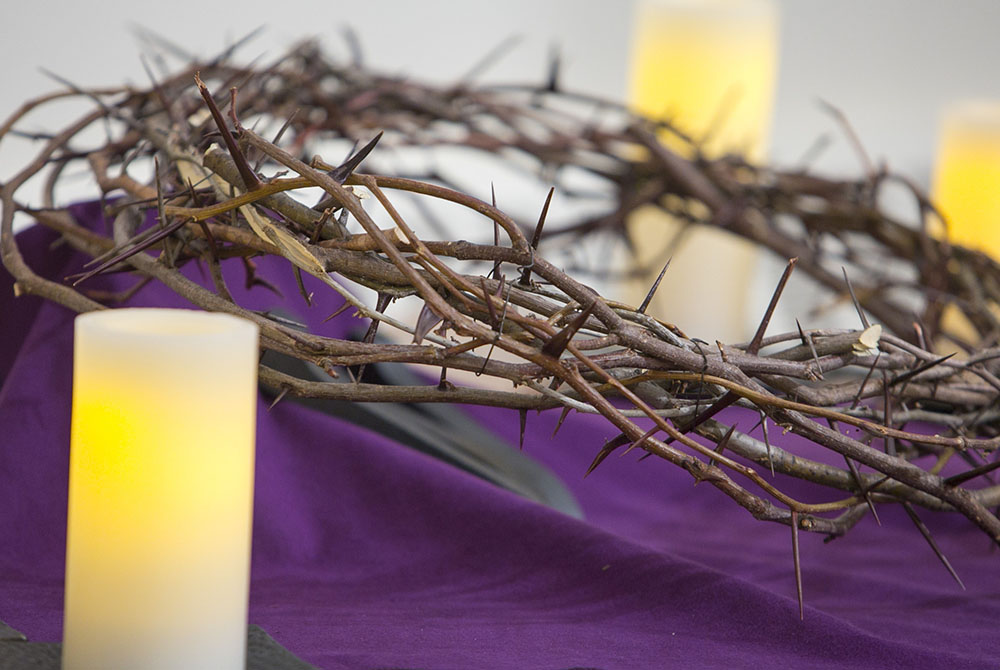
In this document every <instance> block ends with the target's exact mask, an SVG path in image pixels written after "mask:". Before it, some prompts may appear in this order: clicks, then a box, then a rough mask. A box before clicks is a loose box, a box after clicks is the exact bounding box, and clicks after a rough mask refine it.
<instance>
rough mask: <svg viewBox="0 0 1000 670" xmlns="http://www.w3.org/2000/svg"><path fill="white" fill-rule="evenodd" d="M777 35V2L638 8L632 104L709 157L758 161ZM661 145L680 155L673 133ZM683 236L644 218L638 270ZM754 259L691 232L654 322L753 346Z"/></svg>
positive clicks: (711, 1) (740, 243)
mask: <svg viewBox="0 0 1000 670" xmlns="http://www.w3.org/2000/svg"><path fill="white" fill-rule="evenodd" d="M777 32H778V28H777V14H776V11H775V8H774V5H773V4H772V3H771V2H770V1H769V0H700V1H699V0H640V2H639V3H638V7H637V11H636V17H635V29H634V37H633V45H632V65H631V84H630V99H631V103H632V105H633V106H634V107H635V108H636V109H637V110H638V111H640V112H642V113H643V114H645V115H647V116H650V117H653V118H665V119H668V120H670V121H671V122H672V123H673V124H674V126H675V127H677V128H678V129H679V130H681V131H682V132H684V133H685V134H687V135H688V136H690V137H692V138H693V139H695V140H697V141H703V144H702V148H703V151H704V152H705V153H706V154H707V155H708V156H710V157H711V156H718V155H720V154H722V153H725V152H727V151H734V152H739V153H741V154H743V155H745V156H748V157H749V158H751V159H759V158H761V157H762V154H763V151H764V148H765V146H766V142H767V131H768V125H769V122H770V117H771V109H772V106H773V95H774V80H775V71H776V67H777ZM661 139H663V141H665V142H666V143H667V144H668V146H671V147H672V148H674V149H675V150H681V149H682V145H681V143H680V142H678V141H677V138H676V137H675V136H672V135H669V134H666V133H665V134H664V135H663V137H662V138H661ZM679 229H680V224H679V223H678V222H676V221H672V220H669V219H668V218H667V217H664V216H662V215H660V214H658V213H653V212H640V213H638V214H637V216H635V217H634V218H633V219H632V220H631V221H630V222H629V230H630V233H631V235H632V239H633V240H636V241H637V242H638V244H636V245H635V247H636V253H637V254H638V260H639V262H640V264H642V265H643V266H648V265H650V264H651V263H653V262H654V261H657V260H658V258H657V255H658V254H661V253H662V252H663V251H664V249H665V247H666V244H667V241H668V240H670V239H671V238H672V237H673V236H674V235H675V234H676V233H677V231H678V230H679ZM756 257H757V254H756V251H755V248H754V247H753V245H751V244H750V243H748V242H746V241H744V240H741V239H738V238H736V237H734V236H733V235H730V234H728V233H725V232H722V231H718V230H712V229H706V228H699V229H697V230H693V231H689V233H688V237H687V239H685V241H684V243H683V246H681V247H680V248H679V249H678V251H677V253H675V254H674V256H673V259H672V261H671V266H670V270H669V272H668V275H667V277H666V278H665V279H664V282H663V285H661V287H660V289H659V290H658V291H657V294H656V297H655V299H654V301H653V303H652V304H651V305H650V308H649V311H650V313H651V314H653V315H654V316H657V317H659V318H662V319H666V320H669V321H671V322H674V323H677V324H678V325H679V326H681V327H682V328H684V329H685V330H686V331H687V332H688V333H689V334H693V335H700V336H702V337H710V338H711V339H722V340H724V341H730V342H731V341H736V340H740V339H746V332H745V328H746V326H745V324H746V323H747V311H746V309H747V308H746V296H747V289H748V286H749V284H750V282H749V280H748V277H749V275H750V273H751V272H753V269H754V265H755V262H756ZM658 270H659V268H656V271H658ZM655 274H656V273H655V271H654V272H653V273H652V274H651V275H650V276H647V277H645V278H643V279H642V280H641V281H639V282H636V283H633V284H631V285H630V286H629V287H628V289H627V291H628V299H629V300H630V301H631V302H633V303H638V302H640V301H641V300H642V298H643V297H644V296H645V294H646V291H647V290H648V289H649V287H650V285H651V284H652V279H653V278H654V277H655ZM681 283H682V284H683V286H681V285H680V284H681ZM709 304H710V305H711V309H706V305H709Z"/></svg>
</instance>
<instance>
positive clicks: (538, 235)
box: [518, 186, 556, 286]
mask: <svg viewBox="0 0 1000 670" xmlns="http://www.w3.org/2000/svg"><path fill="white" fill-rule="evenodd" d="M555 191H556V187H555V186H553V187H551V188H550V189H549V194H548V195H547V196H546V197H545V204H544V205H542V213H541V215H539V217H538V223H536V224H535V232H534V233H532V235H531V248H532V249H537V248H538V243H539V242H540V241H541V239H542V228H543V227H544V226H545V217H546V216H547V215H548V213H549V203H551V202H552V194H553V193H555ZM530 279H531V265H529V266H528V267H526V268H524V270H523V271H522V272H521V279H520V280H519V281H518V283H519V284H520V285H521V286H527V285H528V280H530Z"/></svg>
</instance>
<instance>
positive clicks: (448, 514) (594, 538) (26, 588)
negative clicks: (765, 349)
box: [0, 205, 1000, 669]
mask: <svg viewBox="0 0 1000 670" xmlns="http://www.w3.org/2000/svg"><path fill="white" fill-rule="evenodd" d="M75 211H76V214H77V216H78V217H79V218H80V219H81V220H83V221H89V222H91V223H92V224H93V223H94V220H95V218H96V207H95V206H94V205H86V206H83V205H81V206H78V207H77V208H76V209H75ZM20 239H21V245H22V250H23V252H24V254H25V256H26V258H27V259H28V261H29V263H30V264H31V265H32V267H34V268H35V269H36V271H37V272H39V273H40V274H43V275H45V276H48V277H52V278H56V279H61V278H62V277H65V276H66V275H69V274H72V273H73V272H75V271H76V269H77V268H79V267H80V265H81V259H80V258H78V257H75V256H74V255H73V253H72V252H71V251H70V250H69V249H68V248H67V247H66V246H65V245H64V246H62V247H57V248H54V249H50V248H49V245H50V243H51V242H52V239H53V238H52V236H51V235H49V234H48V233H47V232H46V231H43V230H40V229H31V230H29V231H26V232H25V233H22V235H21V238H20ZM260 266H261V268H262V270H263V271H264V272H266V273H268V277H269V278H270V279H271V280H272V281H275V282H276V283H277V284H278V285H279V286H280V287H281V289H282V290H283V291H284V293H285V296H287V304H289V305H293V306H294V308H295V309H296V310H299V311H300V312H301V314H302V316H303V317H304V318H305V319H306V321H308V322H309V323H310V325H311V326H313V327H314V328H316V329H317V331H318V332H321V333H327V334H331V335H336V334H338V333H343V332H346V329H348V328H351V327H356V326H357V325H358V323H359V322H358V321H357V320H356V319H352V318H351V317H350V316H349V315H348V314H345V315H343V316H341V317H338V318H337V319H335V320H334V321H331V322H329V323H327V324H322V323H321V321H322V319H323V318H324V317H325V316H326V315H328V314H330V313H331V312H332V311H333V310H334V309H335V307H336V302H337V299H335V298H333V297H329V296H327V295H325V292H323V290H322V288H321V287H319V286H317V287H315V290H316V291H317V296H318V298H319V300H318V304H317V305H316V306H315V307H313V308H312V309H307V308H306V307H305V306H304V305H301V304H299V303H298V302H297V301H296V299H297V296H298V291H297V289H296V288H295V284H294V278H293V275H292V272H291V269H290V268H289V267H288V266H287V264H284V263H283V262H282V261H280V260H272V259H267V260H261V262H260ZM226 272H227V277H229V279H230V281H229V284H230V288H231V289H232V290H233V293H234V295H235V297H236V299H237V300H238V301H239V302H240V304H242V305H244V306H246V307H250V308H254V309H266V308H270V307H273V306H274V305H275V298H274V296H273V294H270V293H268V292H267V291H266V290H264V289H261V288H255V289H252V290H250V291H246V290H243V289H242V281H241V279H242V277H241V275H240V274H239V273H238V272H235V271H234V272H233V273H232V274H229V270H228V269H227V271H226ZM190 276H191V278H192V279H195V280H197V281H204V278H201V277H200V275H199V274H198V272H197V270H196V269H195V268H191V274H190ZM133 281H134V278H131V277H129V276H127V275H117V276H114V277H110V278H99V279H98V280H95V282H94V284H93V288H103V289H116V288H122V287H126V286H129V285H131V282H133ZM307 281H308V278H307ZM311 290H312V289H311ZM132 304H136V305H157V306H171V307H187V306H188V305H185V304H184V303H183V302H182V301H181V300H180V299H179V298H177V297H175V296H172V295H170V294H169V293H167V292H165V291H163V290H160V289H157V288H155V287H153V286H149V287H147V288H146V289H144V290H143V291H141V292H140V293H139V294H138V295H137V296H136V297H135V298H134V299H133V302H132ZM0 315H3V318H2V319H0V383H2V387H0V426H3V436H2V438H0V483H2V485H0V537H4V538H6V539H7V541H5V542H3V543H0V574H2V575H3V577H2V578H0V618H2V619H3V620H5V621H7V622H8V623H9V624H10V625H11V626H13V627H14V628H16V629H18V630H20V631H23V632H24V633H25V634H27V636H28V637H29V639H31V640H34V641H48V642H55V641H58V640H59V639H60V636H61V616H62V571H63V567H64V563H63V561H64V552H65V523H66V483H67V472H68V444H69V418H70V392H71V385H72V365H71V362H72V325H73V321H72V320H73V316H74V315H73V314H71V313H70V312H69V311H68V310H66V309H64V308H62V307H59V306H57V305H54V304H50V303H44V302H42V301H41V300H38V299H37V298H33V297H24V298H19V299H14V298H13V293H12V290H11V286H10V277H9V276H8V275H6V273H4V272H3V271H0ZM362 325H364V324H362ZM468 411H469V413H470V415H471V416H472V417H474V418H475V419H476V420H477V421H478V422H479V423H480V424H481V426H482V430H484V431H490V432H492V433H493V434H495V435H497V436H499V437H501V438H503V439H506V440H508V441H510V442H512V443H513V444H516V440H517V431H518V417H517V413H516V412H513V411H509V410H497V409H488V408H478V407H474V408H468ZM557 418H558V412H545V413H542V414H541V415H536V414H530V415H529V416H528V429H527V433H526V436H525V447H524V450H525V453H527V454H528V455H530V456H532V457H533V458H536V459H537V460H538V461H539V462H541V463H543V464H544V465H546V466H547V467H548V468H550V469H551V470H552V471H553V472H554V473H555V474H556V475H557V476H559V477H560V478H561V479H562V480H563V481H564V482H565V483H566V484H567V486H568V487H569V489H570V490H571V491H572V492H573V494H574V495H575V496H576V498H577V499H578V501H579V503H580V505H581V507H582V509H583V512H584V517H585V518H584V519H582V520H581V519H576V518H572V517H569V516H566V515H563V514H561V513H559V512H556V511H554V510H552V509H550V508H547V507H544V506H542V505H539V504H537V503H533V502H530V501H527V500H525V499H523V498H520V497H518V496H516V495H514V494H512V493H510V492H508V491H506V490H503V489H500V488H498V487H496V486H493V485H491V484H489V483H487V482H484V481H482V480H481V479H477V478H475V477H473V476H471V475H469V474H468V473H466V472H462V471H459V470H457V469H455V468H453V467H451V466H448V465H446V464H444V463H442V462H440V461H437V460H434V459H432V458H430V457H428V456H427V455H425V454H422V453H418V452H415V451H413V450H410V449H407V448H404V447H401V446H400V445H398V444H395V443H393V442H392V441H391V440H388V439H386V438H384V437H382V436H379V435H376V434H374V433H372V432H370V431H368V430H365V429H363V428H360V427H358V426H355V425H352V424H351V423H349V422H347V421H344V420H342V419H337V418H334V417H330V416H326V415H323V414H321V413H318V412H315V411H313V410H311V409H308V408H305V407H302V406H299V405H296V404H294V403H290V402H289V403H286V402H282V403H279V404H278V405H277V406H276V407H275V408H274V409H272V410H271V411H268V410H267V403H266V402H265V400H264V399H262V400H261V404H260V405H259V416H258V445H257V471H256V500H255V508H254V548H253V571H252V584H251V592H250V593H251V595H250V600H251V604H250V620H251V621H253V622H254V623H256V624H258V625H260V626H261V627H263V628H264V629H265V630H267V631H268V633H270V634H271V635H272V636H273V637H274V638H275V639H276V640H277V641H278V642H279V643H280V644H282V645H283V646H285V647H286V648H287V649H289V650H290V651H291V652H293V653H294V654H295V655H297V656H299V657H300V658H302V659H303V660H305V661H307V662H309V663H312V664H315V665H317V666H319V667H323V668H371V667H422V668H472V667H483V668H485V667H489V668H498V669H502V668H518V669H520V668H569V667H599V668H645V667H649V668H657V667H675V666H676V667H691V668H732V667H770V666H774V667H791V668H841V667H847V666H850V667H856V668H868V667H871V668H940V667H949V668H985V667H996V659H997V658H1000V636H997V635H996V634H995V628H996V622H997V621H998V620H1000V573H998V570H997V567H998V565H997V562H998V560H1000V556H998V554H997V553H996V552H993V551H991V549H990V546H989V542H988V540H987V538H985V537H984V536H982V534H981V533H980V532H979V531H977V530H976V529H975V528H973V527H971V525H970V524H968V523H965V522H964V521H962V520H960V519H958V518H956V517H953V516H949V515H946V514H931V513H925V514H924V516H925V517H926V522H927V524H928V525H929V526H930V527H931V529H932V530H933V532H934V533H935V536H936V538H937V540H938V542H939V543H940V545H941V546H942V548H943V549H944V551H945V553H946V554H947V555H948V556H949V558H950V559H951V562H952V563H953V565H954V566H955V568H956V570H957V571H958V572H959V574H960V575H961V577H962V579H963V580H964V581H965V584H966V586H967V590H965V591H962V590H960V589H959V588H958V587H957V586H956V584H955V583H954V582H953V581H952V580H951V578H950V577H949V575H948V574H947V572H946V571H945V570H944V569H943V568H942V567H941V565H940V563H939V562H938V561H937V559H936V558H935V556H934V554H933V553H932V552H931V551H930V549H929V548H928V547H927V545H926V543H925V542H924V540H923V539H922V538H921V537H920V535H919V534H918V533H917V532H916V530H915V529H914V528H913V526H912V524H911V523H910V521H909V520H908V519H907V518H906V516H905V514H904V513H903V511H902V510H900V509H897V508H896V507H895V506H890V505H883V506H882V508H881V509H880V516H881V520H882V525H881V526H877V525H876V524H875V522H874V521H873V520H872V519H871V518H865V519H863V520H862V521H861V523H860V524H859V526H858V527H857V528H856V529H855V530H854V531H852V533H850V534H849V535H848V536H847V537H845V538H842V539H839V540H836V541H834V542H831V543H829V544H824V543H823V542H822V537H820V536H815V535H811V534H805V533H804V534H802V537H801V545H802V547H801V551H802V565H803V582H804V593H805V605H806V608H805V619H804V620H801V621H800V620H799V615H798V606H797V604H796V599H795V582H794V578H793V572H792V560H791V540H790V531H789V529H788V528H787V527H784V526H779V525H776V524H764V523H761V522H756V521H754V520H753V519H752V518H751V517H750V516H749V515H748V514H747V513H746V512H744V511H743V510H742V509H740V508H738V507H737V506H736V505H735V504H733V503H732V502H731V501H730V500H729V499H728V498H726V497H725V496H724V495H722V494H721V493H719V492H718V491H717V490H715V489H713V488H712V487H711V486H709V485H707V484H702V485H700V486H694V485H693V484H692V480H691V478H690V476H689V475H687V474H686V473H684V472H681V471H679V470H677V469H675V468H672V467H671V466H669V464H667V463H665V462H662V461H658V460H656V459H647V460H645V461H642V462H639V461H638V460H637V458H636V455H635V454H632V455H629V456H627V457H625V458H618V457H612V458H609V459H608V460H607V462H606V463H605V464H604V465H602V466H601V467H600V468H598V469H597V470H596V471H595V472H594V473H593V474H592V475H590V476H589V477H587V478H586V479H584V478H583V474H584V472H585V471H586V468H587V466H588V465H589V463H590V461H591V460H592V459H593V457H594V455H595V454H596V453H597V451H598V450H599V449H600V447H601V445H602V444H603V442H604V441H605V440H606V439H608V438H611V437H613V436H614V435H615V431H614V429H613V428H612V427H610V426H609V425H607V424H606V422H605V421H604V420H603V419H600V418H599V417H586V416H580V415H571V416H570V417H569V418H568V419H567V420H566V423H565V424H564V426H563V427H562V429H561V430H560V432H559V434H558V436H557V437H556V438H552V437H551V435H552V431H553V428H554V426H555V422H556V420H557ZM727 418H729V419H731V420H735V421H737V422H738V423H739V424H740V425H741V426H742V427H744V428H749V427H750V426H751V425H753V423H755V421H756V416H753V417H749V416H740V415H739V414H738V413H734V414H730V415H727ZM772 432H776V431H772ZM772 437H773V435H772ZM783 446H785V447H786V448H788V449H791V450H793V451H795V452H796V453H800V454H803V455H806V456H810V455H815V454H812V453H811V452H810V445H808V444H803V443H801V442H798V441H795V440H790V441H789V442H788V443H785V444H783ZM779 480H780V484H781V485H782V486H785V487H786V488H788V489H789V490H790V491H791V492H792V493H793V494H795V493H797V492H798V493H802V495H804V496H808V495H810V494H808V493H805V492H804V491H803V489H801V488H797V486H796V483H795V482H791V481H788V480H786V479H784V478H781V477H780V476H779Z"/></svg>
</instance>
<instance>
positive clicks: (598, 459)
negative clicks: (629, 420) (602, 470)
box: [583, 433, 629, 477]
mask: <svg viewBox="0 0 1000 670" xmlns="http://www.w3.org/2000/svg"><path fill="white" fill-rule="evenodd" d="M628 441H629V439H628V438H627V437H626V436H625V433H620V434H619V435H618V436H617V437H615V438H614V439H611V440H608V441H607V442H605V443H604V446H603V447H601V450H600V451H599V452H597V456H595V457H594V460H593V462H592V463H591V464H590V467H589V468H587V472H585V473H584V475H583V476H584V477H586V476H587V475H589V474H590V473H591V472H593V471H594V470H596V469H597V466H598V465H600V464H601V463H603V462H604V459H605V458H607V457H608V456H610V455H611V452H613V451H614V450H615V449H617V448H618V447H621V446H624V445H625V444H627V443H628Z"/></svg>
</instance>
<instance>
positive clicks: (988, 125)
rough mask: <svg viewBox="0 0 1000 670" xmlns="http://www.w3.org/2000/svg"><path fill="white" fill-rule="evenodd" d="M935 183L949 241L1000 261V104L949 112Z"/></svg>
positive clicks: (967, 105)
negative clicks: (946, 223) (945, 220)
mask: <svg viewBox="0 0 1000 670" xmlns="http://www.w3.org/2000/svg"><path fill="white" fill-rule="evenodd" d="M933 181H934V183H933V187H932V196H933V199H934V203H935V204H936V205H937V206H938V207H939V208H940V209H941V212H942V213H943V214H944V216H945V218H946V219H947V222H948V240H949V241H950V242H953V243H955V244H960V245H962V246H965V247H970V248H972V249H979V250H980V251H984V252H986V253H987V254H990V255H991V256H993V258H994V259H996V260H1000V101H992V102H990V101H964V102H960V103H956V104H954V105H952V106H951V107H949V108H948V109H947V110H945V113H944V116H943V118H942V121H941V130H940V137H939V140H938V153H937V161H936V165H935V170H934V180H933Z"/></svg>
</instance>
